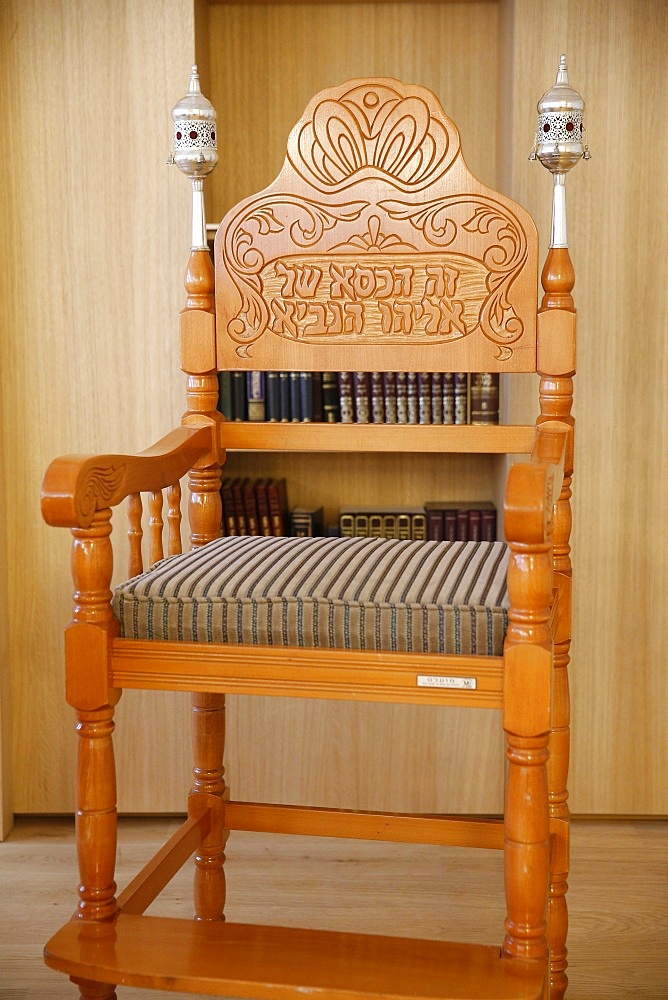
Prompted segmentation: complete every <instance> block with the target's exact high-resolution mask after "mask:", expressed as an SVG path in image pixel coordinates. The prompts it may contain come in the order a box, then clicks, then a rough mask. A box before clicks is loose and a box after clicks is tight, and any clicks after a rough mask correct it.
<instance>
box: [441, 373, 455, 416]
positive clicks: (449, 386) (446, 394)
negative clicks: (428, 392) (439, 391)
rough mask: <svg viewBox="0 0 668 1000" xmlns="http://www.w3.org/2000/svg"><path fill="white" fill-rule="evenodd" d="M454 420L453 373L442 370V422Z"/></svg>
mask: <svg viewBox="0 0 668 1000" xmlns="http://www.w3.org/2000/svg"><path fill="white" fill-rule="evenodd" d="M454 422H455V373H454V372H443V423H444V424H454Z"/></svg>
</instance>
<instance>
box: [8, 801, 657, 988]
mask: <svg viewBox="0 0 668 1000" xmlns="http://www.w3.org/2000/svg"><path fill="white" fill-rule="evenodd" d="M177 825H178V821H177V820H153V821H146V820H123V821H121V827H120V836H119V862H118V871H117V875H118V882H119V886H124V885H126V884H127V881H128V880H129V878H130V877H131V876H132V875H134V874H135V872H136V871H137V870H138V868H139V867H140V866H141V865H142V864H143V863H144V862H145V861H146V860H148V858H149V857H150V856H151V854H152V853H153V852H154V850H155V849H156V848H157V847H158V846H159V845H160V844H162V843H163V842H164V840H165V839H166V838H167V836H168V835H169V834H170V833H171V832H172V830H173V829H175V828H176V826H177ZM667 845H668V838H667V837H666V824H665V822H664V823H659V822H629V821H626V822H614V823H611V822H601V821H598V822H596V821H595V822H584V821H575V823H574V824H573V851H572V866H571V892H570V899H571V909H570V941H569V944H570V955H569V958H570V962H571V965H570V968H569V975H570V986H569V990H568V998H569V1000H594V998H599V997H600V998H605V1000H610V998H611V997H614V998H615V1000H631V998H637V997H645V998H647V1000H650V998H651V1000H665V998H666V997H668V986H667V984H668V922H667V921H666V899H667V898H668V884H667V881H666V872H668V857H667V856H666V854H667ZM227 855H228V862H227V866H226V867H227V869H228V874H229V879H228V890H229V891H228V915H229V919H230V920H234V921H249V922H253V921H258V922H262V921H264V922H265V923H271V924H281V925H284V926H292V927H299V926H302V927H303V926H312V927H315V928H322V929H331V930H359V931H366V932H372V933H380V934H397V935H402V934H404V935H408V936H413V935H416V936H418V935H424V936H425V937H433V938H436V939H445V938H448V937H449V936H450V937H451V939H452V938H454V937H456V938H459V939H461V940H467V941H476V942H479V943H490V942H494V941H496V940H499V939H500V934H501V933H502V931H501V929H500V922H501V921H502V919H503V907H504V901H503V896H502V892H500V891H497V888H496V887H497V886H499V887H500V884H501V883H500V876H501V870H500V866H501V864H502V859H501V855H500V854H499V853H497V852H494V851H484V850H483V851H463V850H461V849H458V848H440V847H416V846H409V845H406V844H379V843H370V842H362V841H345V842H342V841H339V842H338V843H337V842H336V841H332V840H327V839H319V838H313V839H311V838H308V837H306V838H304V837H288V836H281V837H278V836H277V837H266V836H264V835H262V834H249V833H233V834H232V836H231V838H230V841H229V844H228V850H227ZM76 882H77V871H76V862H75V851H74V831H73V824H72V823H71V822H68V821H64V820H44V819H30V820H26V819H23V820H20V821H19V823H18V824H17V826H16V827H15V829H14V831H13V832H12V834H11V835H10V837H9V839H8V841H7V842H6V843H4V844H0V883H1V884H2V887H3V892H2V894H1V895H0V921H1V922H2V927H3V940H2V944H0V997H1V998H2V1000H5V998H6V1000H33V998H34V997H38V996H48V997H49V998H50V1000H73V998H74V996H75V995H76V989H75V988H74V987H73V986H72V984H71V983H70V982H69V980H68V978H67V977H66V976H63V975H61V974H59V973H57V972H52V971H51V970H49V969H47V968H46V967H45V966H44V965H43V962H42V948H43V947H44V944H45V942H46V940H47V939H48V937H49V936H50V935H51V934H53V933H54V932H55V930H56V928H57V927H59V926H61V925H62V924H63V923H64V921H65V920H67V918H68V915H69V914H70V912H71V911H72V910H73V909H74V905H75V896H76ZM191 883H192V872H191V866H190V864H186V866H185V867H184V869H183V871H182V872H181V873H180V874H179V875H178V876H177V877H176V879H175V880H174V881H173V882H172V883H171V884H170V885H169V886H168V888H167V889H166V890H165V891H164V893H163V895H162V896H161V897H160V900H159V901H157V902H156V903H155V904H154V905H153V907H152V908H151V910H150V912H151V913H155V914H163V915H170V916H176V917H183V918H186V919H187V918H188V917H190V916H191V914H192V900H191V895H192V885H191ZM455 884H456V886H457V889H456V891H454V890H453V886H454V885H455ZM17 898H21V900H22V906H21V907H17V906H16V899H17ZM462 899H466V901H467V902H466V905H464V906H462V905H461V900H462ZM454 919H456V920H457V921H458V931H459V932H460V933H458V934H457V935H455V934H454V933H453V926H452V922H453V920H454ZM122 995H123V1000H153V998H155V1000H157V998H158V997H164V996H166V995H167V994H164V993H158V992H155V991H152V990H135V989H130V988H123V990H122ZM169 995H171V996H172V997H174V998H176V1000H185V998H186V996H187V994H182V993H171V994H169ZM188 995H191V994H188ZM119 996H120V991H119Z"/></svg>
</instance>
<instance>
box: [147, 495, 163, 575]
mask: <svg viewBox="0 0 668 1000" xmlns="http://www.w3.org/2000/svg"><path fill="white" fill-rule="evenodd" d="M148 509H149V514H150V516H149V519H148V534H149V540H150V548H149V560H150V564H151V566H152V565H153V564H154V563H157V562H159V561H160V559H162V558H163V554H164V553H163V547H162V529H163V527H164V521H163V519H162V490H154V491H153V492H151V493H149V495H148Z"/></svg>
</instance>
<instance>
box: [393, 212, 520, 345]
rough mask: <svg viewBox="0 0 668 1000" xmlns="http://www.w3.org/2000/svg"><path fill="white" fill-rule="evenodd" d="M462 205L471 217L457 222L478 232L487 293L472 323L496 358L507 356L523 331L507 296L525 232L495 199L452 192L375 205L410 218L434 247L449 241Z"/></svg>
mask: <svg viewBox="0 0 668 1000" xmlns="http://www.w3.org/2000/svg"><path fill="white" fill-rule="evenodd" d="M466 206H471V207H472V208H473V209H474V211H473V215H471V216H470V217H469V218H468V219H466V220H465V221H461V222H460V223H459V226H460V227H461V228H463V229H465V230H466V231H467V232H469V233H472V234H475V233H478V234H480V235H481V236H482V240H483V245H482V246H481V260H482V263H483V264H484V265H485V268H486V270H487V277H486V280H485V285H486V290H487V293H486V295H485V297H484V299H483V300H482V302H481V306H480V313H479V320H478V325H479V327H480V329H481V330H482V332H483V334H484V335H485V337H487V339H488V340H490V341H492V343H494V344H496V345H497V346H498V347H499V354H498V357H499V359H500V360H507V359H508V358H510V357H511V354H512V352H511V351H510V348H509V345H510V344H512V343H514V342H515V341H517V340H519V338H520V337H521V336H522V334H523V332H524V325H523V323H522V321H521V319H520V318H519V317H518V316H517V314H516V313H515V310H514V309H513V307H512V305H511V303H510V301H509V299H508V292H509V290H510V287H511V285H512V284H513V281H514V280H515V278H516V277H517V275H518V274H519V273H520V271H521V270H522V267H523V266H524V264H525V263H526V259H527V241H526V235H525V233H524V230H523V229H522V227H521V226H520V225H519V223H518V222H517V220H516V219H515V218H514V217H513V216H512V215H511V214H510V213H509V212H508V211H507V209H505V208H504V207H503V206H502V205H500V204H499V203H498V202H496V201H494V200H493V199H491V198H486V197H484V196H473V195H471V196H468V197H466V198H462V197H461V195H459V196H457V195H455V196H453V197H449V198H439V199H436V200H435V201H432V202H429V203H428V204H423V205H417V206H416V205H413V204H407V203H405V202H400V201H385V202H380V203H379V208H383V209H384V210H385V211H386V212H387V214H388V215H389V216H390V218H391V219H397V220H399V219H401V220H408V221H410V223H411V224H412V225H413V226H414V227H415V229H417V230H419V231H420V232H422V234H423V236H424V238H425V239H426V240H427V242H428V243H430V244H432V245H433V246H434V247H446V246H450V245H451V244H452V243H454V241H455V239H456V237H457V236H458V231H459V227H458V225H457V222H456V221H455V219H454V218H453V215H455V214H456V210H457V209H458V208H460V209H461V207H466ZM466 214H467V215H468V209H467V213H466ZM468 332H472V331H468Z"/></svg>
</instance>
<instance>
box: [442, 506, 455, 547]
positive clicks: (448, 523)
mask: <svg viewBox="0 0 668 1000" xmlns="http://www.w3.org/2000/svg"><path fill="white" fill-rule="evenodd" d="M443 541H444V542H456V541H457V511H456V510H444V511H443Z"/></svg>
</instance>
